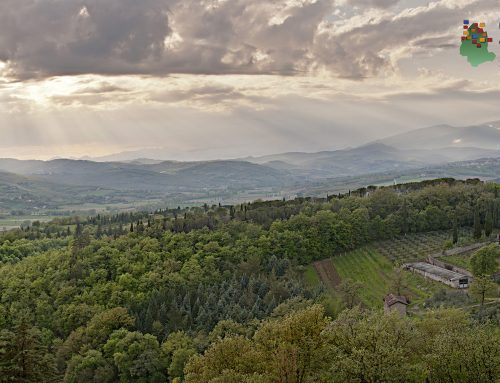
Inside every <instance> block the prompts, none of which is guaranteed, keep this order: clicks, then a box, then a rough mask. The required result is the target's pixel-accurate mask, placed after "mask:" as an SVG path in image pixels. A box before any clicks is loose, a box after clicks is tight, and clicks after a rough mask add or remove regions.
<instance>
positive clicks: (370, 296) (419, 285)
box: [332, 246, 447, 307]
mask: <svg viewBox="0 0 500 383" xmlns="http://www.w3.org/2000/svg"><path fill="white" fill-rule="evenodd" d="M332 262H333V264H334V266H335V268H336V270H337V272H338V273H339V275H340V277H341V278H342V279H345V278H350V279H353V280H355V281H358V282H361V283H362V284H363V289H362V291H361V300H362V302H363V303H364V304H365V305H367V306H369V307H382V306H383V302H382V299H383V297H384V296H385V295H386V294H387V293H389V292H392V291H391V290H392V286H393V281H394V277H395V271H394V266H393V263H392V262H391V261H390V260H389V259H388V258H386V257H385V256H384V255H382V254H381V253H380V252H379V251H378V250H377V249H376V248H374V247H371V246H369V247H366V248H363V249H360V250H356V251H353V252H351V253H348V254H346V255H344V256H341V257H335V258H333V259H332ZM404 285H405V286H406V287H405V289H404V291H403V293H404V294H405V295H408V296H409V297H410V300H411V302H412V304H419V303H422V302H423V301H424V300H425V299H426V298H428V297H430V296H431V295H432V294H434V293H435V292H436V291H438V290H440V289H443V288H447V287H446V286H445V285H442V284H440V283H437V282H433V281H429V280H427V279H425V278H422V277H420V276H418V275H415V274H412V273H409V272H405V273H404Z"/></svg>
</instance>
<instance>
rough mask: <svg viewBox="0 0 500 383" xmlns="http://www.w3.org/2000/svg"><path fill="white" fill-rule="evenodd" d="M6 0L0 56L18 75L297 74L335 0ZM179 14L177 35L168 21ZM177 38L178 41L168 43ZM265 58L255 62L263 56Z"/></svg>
mask: <svg viewBox="0 0 500 383" xmlns="http://www.w3.org/2000/svg"><path fill="white" fill-rule="evenodd" d="M276 5H281V8H284V7H285V1H278V2H276V3H275V4H272V5H270V4H269V3H268V2H264V1H247V0H234V1H227V2H221V3H220V4H215V3H214V6H210V2H207V1H194V0H193V1H179V0H141V1H137V0H46V1H32V0H3V1H2V2H1V3H0V60H2V61H7V62H9V68H10V70H11V71H13V73H15V75H16V76H17V77H19V78H31V77H37V76H38V77H44V76H53V75H62V74H84V73H93V74H134V73H138V74H153V75H154V74H166V73H270V72H280V73H285V72H289V73H292V72H295V71H296V70H297V68H298V67H299V66H300V63H301V62H303V61H304V62H305V61H306V60H305V55H306V53H307V51H308V47H310V45H311V44H312V42H313V39H314V36H315V33H316V29H317V27H318V24H319V23H320V22H321V21H322V20H323V18H324V17H325V15H327V14H328V13H329V11H330V10H331V7H332V2H331V1H330V0H317V1H316V2H314V3H307V2H306V3H304V4H297V5H295V6H292V7H290V9H287V10H286V13H287V14H286V16H285V20H284V21H283V22H282V23H280V24H277V25H270V23H269V21H270V19H271V18H272V17H273V16H274V13H275V11H276V10H279V9H280V7H279V6H278V7H276ZM172 18H174V19H175V25H176V35H174V34H173V30H172V27H171V19H172ZM175 36H180V39H181V42H180V44H178V46H175V47H169V46H165V41H166V39H167V41H168V38H169V37H172V38H173V37H175ZM265 57H268V60H267V61H266V60H263V61H262V62H260V63H259V62H258V61H259V60H260V58H265Z"/></svg>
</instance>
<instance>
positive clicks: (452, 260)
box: [439, 253, 472, 271]
mask: <svg viewBox="0 0 500 383" xmlns="http://www.w3.org/2000/svg"><path fill="white" fill-rule="evenodd" d="M471 256H472V253H467V254H463V255H447V256H445V257H441V258H439V260H440V261H442V262H444V263H449V264H450V265H454V266H458V267H461V268H462V269H465V270H469V271H472V269H471V266H470V258H471Z"/></svg>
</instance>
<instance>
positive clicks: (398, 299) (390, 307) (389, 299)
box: [384, 294, 408, 316]
mask: <svg viewBox="0 0 500 383" xmlns="http://www.w3.org/2000/svg"><path fill="white" fill-rule="evenodd" d="M406 306H408V300H407V299H406V297H403V296H399V295H394V294H388V295H386V296H385V298H384V312H385V313H389V312H391V311H397V312H399V314H400V315H401V316H405V315H406Z"/></svg>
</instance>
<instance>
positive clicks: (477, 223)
mask: <svg viewBox="0 0 500 383" xmlns="http://www.w3.org/2000/svg"><path fill="white" fill-rule="evenodd" d="M482 234H483V233H482V227H481V216H480V215H479V210H478V209H477V208H476V209H475V211H474V238H475V239H480V238H481V236H482Z"/></svg>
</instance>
